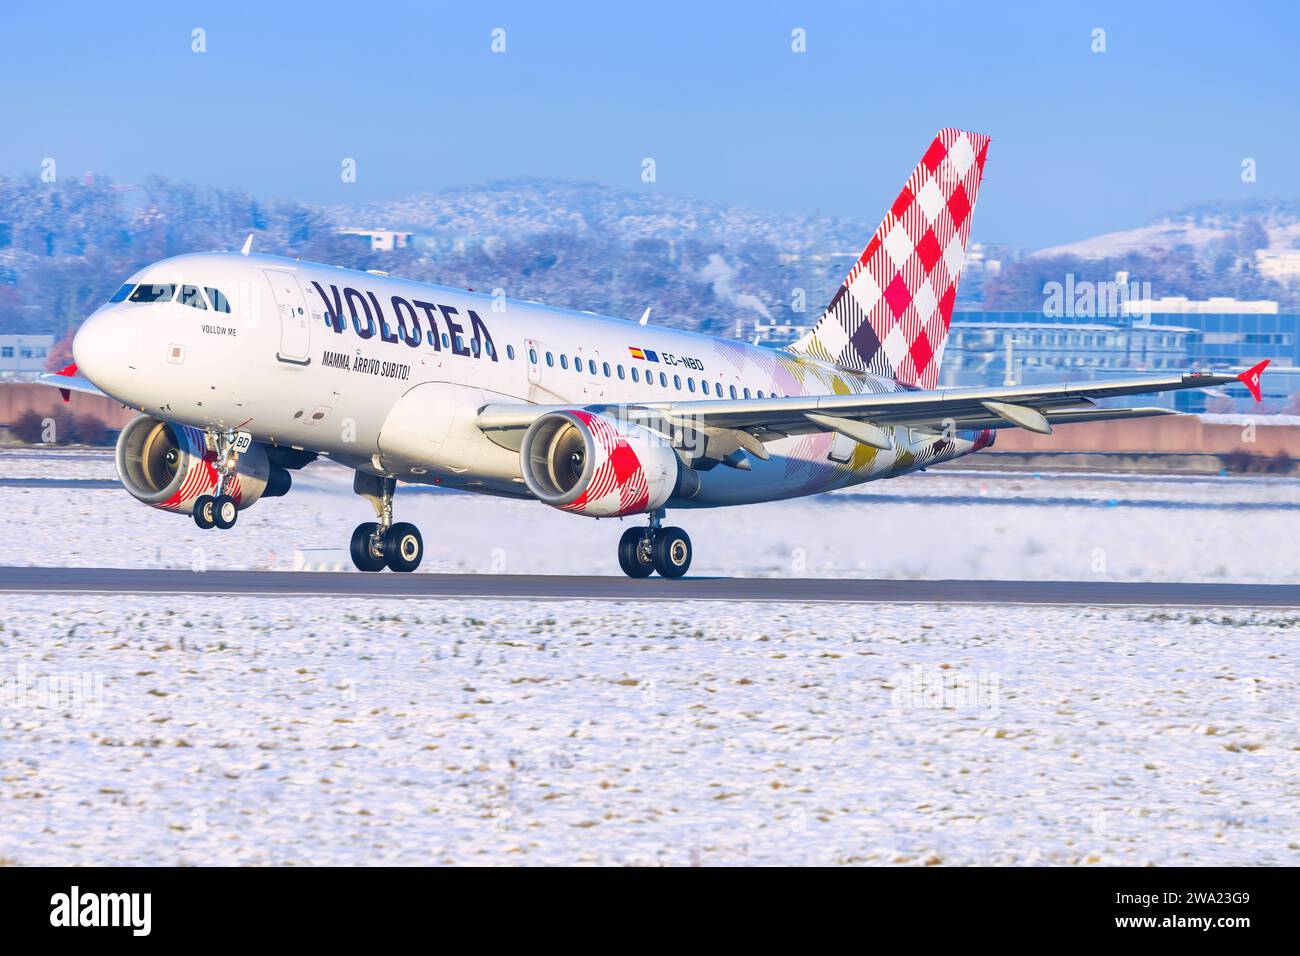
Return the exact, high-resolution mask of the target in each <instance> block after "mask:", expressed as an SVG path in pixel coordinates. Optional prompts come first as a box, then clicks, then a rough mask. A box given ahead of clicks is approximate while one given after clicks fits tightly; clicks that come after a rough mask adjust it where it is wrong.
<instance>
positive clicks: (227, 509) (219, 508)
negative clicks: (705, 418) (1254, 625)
mask: <svg viewBox="0 0 1300 956" xmlns="http://www.w3.org/2000/svg"><path fill="white" fill-rule="evenodd" d="M238 519H239V503H238V502H237V501H235V499H234V498H232V497H230V495H220V496H218V498H217V499H216V503H215V505H214V506H213V509H212V521H213V523H214V524H215V525H216V526H217V527H218V528H220V529H221V530H222V531H226V530H228V529H230V528H233V527H234V526H235V522H236V521H237V520H238Z"/></svg>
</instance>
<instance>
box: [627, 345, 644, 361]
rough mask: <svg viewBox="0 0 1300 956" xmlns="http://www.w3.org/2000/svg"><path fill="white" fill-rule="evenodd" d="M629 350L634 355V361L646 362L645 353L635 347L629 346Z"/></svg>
mask: <svg viewBox="0 0 1300 956" xmlns="http://www.w3.org/2000/svg"><path fill="white" fill-rule="evenodd" d="M627 350H628V351H629V352H631V353H632V357H633V358H634V359H640V360H641V361H643V362H644V361H645V352H643V351H642V350H641V349H639V348H637V347H636V346H635V345H629V346H628V347H627Z"/></svg>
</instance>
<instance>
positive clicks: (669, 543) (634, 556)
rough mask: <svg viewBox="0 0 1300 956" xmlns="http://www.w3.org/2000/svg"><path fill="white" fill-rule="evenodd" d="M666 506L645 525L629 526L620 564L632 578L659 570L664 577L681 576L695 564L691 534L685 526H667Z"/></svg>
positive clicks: (622, 542) (624, 533)
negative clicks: (663, 521)
mask: <svg viewBox="0 0 1300 956" xmlns="http://www.w3.org/2000/svg"><path fill="white" fill-rule="evenodd" d="M663 517H664V512H663V509H660V510H659V511H656V512H654V513H653V514H651V515H650V524H649V526H648V527H645V528H629V529H628V530H627V531H625V532H623V537H622V538H621V539H619V542H618V563H619V567H621V568H622V569H623V573H624V574H626V575H627V576H628V577H630V578H647V577H649V576H650V575H651V574H653V573H654V572H655V571H658V572H659V576H660V577H663V578H680V577H681V576H682V575H683V574H685V573H686V572H687V571H688V570H689V569H690V566H691V558H692V556H693V553H694V552H693V550H692V548H691V539H690V536H689V535H687V534H686V532H685V531H683V530H682V529H681V528H664V527H661V526H660V522H661V521H662V520H663Z"/></svg>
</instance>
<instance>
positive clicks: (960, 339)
mask: <svg viewBox="0 0 1300 956" xmlns="http://www.w3.org/2000/svg"><path fill="white" fill-rule="evenodd" d="M1274 308H1276V306H1275V305H1274ZM1264 359H1269V360H1270V362H1271V364H1270V366H1269V374H1267V375H1265V376H1264V379H1263V389H1264V400H1265V402H1266V403H1268V404H1269V405H1270V406H1273V407H1274V409H1275V410H1276V409H1279V408H1280V406H1282V405H1284V404H1286V402H1287V401H1288V399H1289V398H1290V397H1291V396H1292V395H1294V394H1296V393H1297V392H1300V314H1297V313H1283V312H1276V311H1273V312H1265V311H1258V312H1256V311H1231V312H1207V311H1191V310H1189V311H1179V312H1169V313H1159V312H1154V311H1153V312H1151V313H1148V314H1146V315H1144V316H1140V317H1138V316H1117V317H1114V318H1095V317H1082V316H1080V317H1074V316H1062V317H1059V318H1052V319H1047V318H1045V317H1044V316H1043V314H1042V313H1041V312H956V313H954V314H953V319H952V327H951V329H950V331H949V335H948V345H947V350H946V351H945V353H944V364H943V370H942V373H941V376H940V384H942V385H949V386H952V385H1005V384H1035V383H1044V382H1053V381H1066V380H1069V379H1078V378H1105V377H1109V376H1114V377H1116V378H1121V377H1126V376H1129V375H1135V374H1144V375H1145V374H1151V373H1158V372H1167V371H1179V370H1183V369H1223V368H1248V367H1250V366H1252V365H1254V364H1256V363H1257V362H1260V361H1262V360H1264ZM1224 392H1225V394H1226V396H1227V397H1228V398H1230V399H1231V400H1232V401H1233V404H1234V406H1236V407H1235V409H1234V410H1240V411H1254V407H1253V406H1254V402H1253V401H1252V400H1251V398H1250V396H1249V395H1248V394H1247V392H1246V389H1245V387H1244V386H1232V387H1230V388H1226V389H1224ZM1211 400H1212V396H1207V394H1206V393H1205V392H1202V391H1199V390H1197V391H1192V390H1189V391H1185V392H1172V393H1167V394H1165V395H1157V396H1144V397H1143V398H1142V400H1141V404H1146V405H1150V404H1153V403H1157V404H1159V403H1163V404H1164V405H1165V406H1166V407H1169V408H1175V409H1177V410H1178V411H1182V412H1203V411H1206V410H1207V404H1208V403H1209V402H1210V401H1211Z"/></svg>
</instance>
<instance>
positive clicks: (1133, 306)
mask: <svg viewBox="0 0 1300 956" xmlns="http://www.w3.org/2000/svg"><path fill="white" fill-rule="evenodd" d="M1122 311H1123V313H1124V314H1125V315H1188V314H1189V313H1199V314H1212V315H1218V314H1223V313H1227V312H1231V313H1233V314H1236V315H1277V303H1276V302H1274V301H1273V300H1272V299H1234V298H1231V297H1230V296H1217V295H1215V296H1210V298H1208V299H1189V298H1187V296H1185V295H1164V296H1161V297H1160V298H1158V299H1130V300H1128V301H1127V302H1125V303H1124V304H1123V306H1122Z"/></svg>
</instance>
